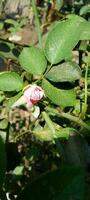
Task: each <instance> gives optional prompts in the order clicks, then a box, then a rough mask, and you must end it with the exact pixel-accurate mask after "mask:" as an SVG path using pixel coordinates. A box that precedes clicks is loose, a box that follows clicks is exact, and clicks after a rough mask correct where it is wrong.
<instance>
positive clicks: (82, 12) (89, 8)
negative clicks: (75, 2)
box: [79, 4, 90, 15]
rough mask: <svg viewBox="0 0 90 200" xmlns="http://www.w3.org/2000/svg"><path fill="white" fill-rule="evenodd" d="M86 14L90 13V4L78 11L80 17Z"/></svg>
mask: <svg viewBox="0 0 90 200" xmlns="http://www.w3.org/2000/svg"><path fill="white" fill-rule="evenodd" d="M87 13H90V4H87V5H85V6H83V7H82V8H81V9H80V11H79V14H80V15H85V14H87Z"/></svg>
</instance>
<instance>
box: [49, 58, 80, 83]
mask: <svg viewBox="0 0 90 200" xmlns="http://www.w3.org/2000/svg"><path fill="white" fill-rule="evenodd" d="M46 78H48V79H49V80H51V81H54V82H64V81H69V82H73V81H75V80H78V79H80V78H81V69H80V67H79V66H78V65H77V64H76V63H73V62H65V63H63V64H60V65H57V66H54V67H52V68H51V70H50V71H49V72H48V73H47V74H46Z"/></svg>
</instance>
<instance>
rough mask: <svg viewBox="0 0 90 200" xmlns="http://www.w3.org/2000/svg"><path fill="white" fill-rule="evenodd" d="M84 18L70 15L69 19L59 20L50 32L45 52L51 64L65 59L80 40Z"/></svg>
mask: <svg viewBox="0 0 90 200" xmlns="http://www.w3.org/2000/svg"><path fill="white" fill-rule="evenodd" d="M83 21H84V19H83V18H81V17H79V16H77V15H70V16H69V18H68V19H67V20H64V21H62V22H61V21H60V22H58V23H57V24H56V25H55V26H54V28H53V29H52V30H51V31H50V32H49V34H48V37H47V39H46V44H45V54H46V57H47V59H48V61H49V62H50V63H51V64H56V63H59V62H60V61H61V60H63V59H65V58H66V57H67V55H68V54H69V53H70V51H71V50H72V49H73V48H74V47H75V46H76V44H77V43H78V41H79V40H80V34H81V32H82V29H83V28H82V26H81V24H82V22H83Z"/></svg>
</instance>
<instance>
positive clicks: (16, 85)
mask: <svg viewBox="0 0 90 200" xmlns="http://www.w3.org/2000/svg"><path fill="white" fill-rule="evenodd" d="M22 88H23V81H22V79H21V77H20V76H19V75H18V74H17V73H15V72H2V73H0V90H2V91H8V92H10V91H14V90H17V91H19V90H21V89H22Z"/></svg>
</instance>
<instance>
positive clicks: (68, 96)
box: [42, 79, 76, 108]
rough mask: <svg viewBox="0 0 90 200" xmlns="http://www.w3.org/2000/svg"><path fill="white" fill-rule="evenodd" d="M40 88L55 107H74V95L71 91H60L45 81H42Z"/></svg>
mask: <svg viewBox="0 0 90 200" xmlns="http://www.w3.org/2000/svg"><path fill="white" fill-rule="evenodd" d="M42 87H43V89H44V91H45V95H46V96H47V97H48V98H49V99H50V100H51V101H52V102H53V103H54V104H56V105H59V106H60V107H62V108H65V107H67V106H74V105H75V101H76V95H75V92H74V90H73V89H70V90H61V89H58V88H56V87H54V86H53V85H52V84H50V83H49V82H48V81H47V80H45V79H43V81H42Z"/></svg>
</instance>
